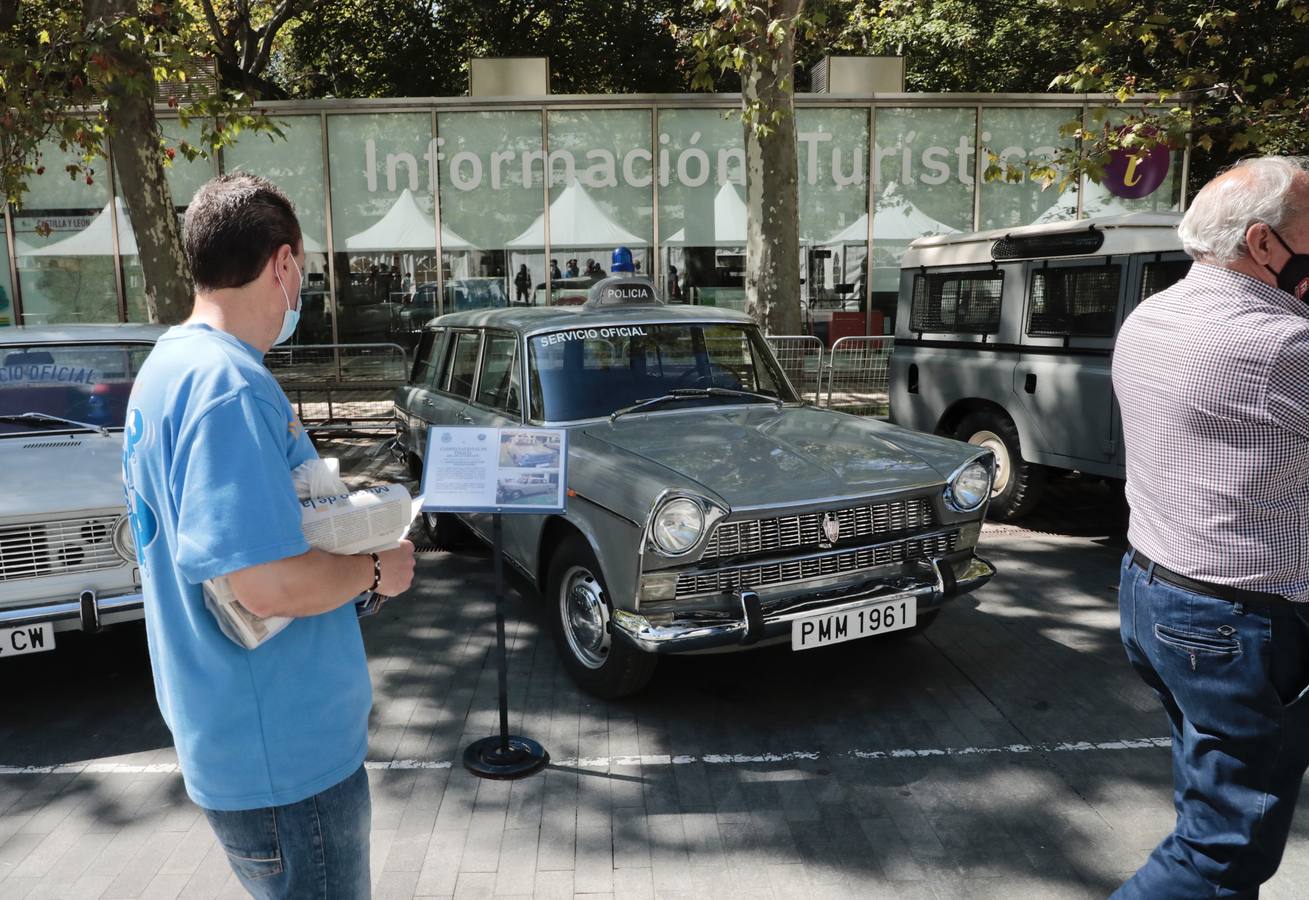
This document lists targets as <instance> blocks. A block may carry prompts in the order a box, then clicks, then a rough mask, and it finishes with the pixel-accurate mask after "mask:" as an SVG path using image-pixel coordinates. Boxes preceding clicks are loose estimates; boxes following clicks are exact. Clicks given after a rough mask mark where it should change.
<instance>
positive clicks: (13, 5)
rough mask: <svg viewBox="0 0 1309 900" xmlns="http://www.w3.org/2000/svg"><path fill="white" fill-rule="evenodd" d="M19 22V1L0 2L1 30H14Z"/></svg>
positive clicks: (5, 0) (6, 0)
mask: <svg viewBox="0 0 1309 900" xmlns="http://www.w3.org/2000/svg"><path fill="white" fill-rule="evenodd" d="M17 21H18V0H0V29H3V28H12V27H13V26H14V23H15V22H17Z"/></svg>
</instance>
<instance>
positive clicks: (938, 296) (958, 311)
mask: <svg viewBox="0 0 1309 900" xmlns="http://www.w3.org/2000/svg"><path fill="white" fill-rule="evenodd" d="M1003 291H1004V273H1003V272H999V271H989V270H988V271H986V272H942V273H937V274H931V275H915V276H914V298H913V308H912V310H911V312H910V316H909V319H910V326H909V327H910V329H911V330H912V331H955V332H959V331H962V332H967V333H969V334H994V333H995V332H996V331H998V330H999V329H1000V295H1001V294H1002V293H1003Z"/></svg>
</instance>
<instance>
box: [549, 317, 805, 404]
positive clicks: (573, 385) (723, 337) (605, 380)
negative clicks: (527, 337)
mask: <svg viewBox="0 0 1309 900" xmlns="http://www.w3.org/2000/svg"><path fill="white" fill-rule="evenodd" d="M530 349H531V354H530V357H529V360H530V369H529V374H530V377H531V379H532V384H531V415H532V418H533V419H536V420H546V421H556V422H563V421H572V420H576V419H589V418H594V417H597V416H606V415H609V414H610V413H612V412H614V411H615V410H618V409H622V408H624V407H627V406H631V405H633V404H636V403H639V402H640V401H642V400H648V399H650V398H653V397H663V396H665V395H667V394H670V393H671V392H673V391H677V390H685V391H687V394H684V395H683V396H682V397H679V398H677V399H675V400H673V401H672V402H669V403H666V404H664V405H663V406H660V407H655V408H658V409H669V408H677V407H678V406H679V405H680V406H682V407H685V406H686V405H687V404H696V405H706V404H708V405H718V404H722V403H750V402H767V398H770V397H779V398H780V399H782V400H788V401H789V400H794V399H795V398H794V397H793V396H792V395H791V393H790V391H789V390H788V389H787V387H786V386H785V385H784V383H783V382H782V379H781V377H780V369H779V368H778V367H777V365H776V362H775V361H774V359H773V357H772V355H771V351H769V350H768V347H767V345H766V344H765V343H764V341H763V339H762V338H761V337H760V336H759V334H758V331H757V330H756V329H754V328H749V327H742V326H739V325H714V324H703V325H700V324H696V325H637V326H630V327H622V328H616V327H615V328H592V329H577V330H573V331H562V332H557V333H554V334H547V335H540V336H537V337H534V338H532V340H531V342H530ZM709 388H725V389H727V391H748V392H752V393H755V394H762V395H764V396H763V397H759V398H757V399H755V400H752V399H751V398H750V397H748V396H746V397H742V396H735V395H732V394H726V395H712V394H707V393H697V392H696V390H695V389H709Z"/></svg>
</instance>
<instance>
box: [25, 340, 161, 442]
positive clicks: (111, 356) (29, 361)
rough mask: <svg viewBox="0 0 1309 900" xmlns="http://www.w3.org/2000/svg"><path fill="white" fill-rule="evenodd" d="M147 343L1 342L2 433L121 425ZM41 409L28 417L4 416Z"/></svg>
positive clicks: (117, 426)
mask: <svg viewBox="0 0 1309 900" xmlns="http://www.w3.org/2000/svg"><path fill="white" fill-rule="evenodd" d="M151 346H152V345H151V344H147V343H106V344H6V345H4V346H0V437H7V436H10V435H15V434H24V435H30V434H36V433H42V432H50V431H58V430H60V429H65V430H66V429H69V428H75V427H76V426H70V425H67V424H65V423H61V422H57V421H50V420H49V419H44V420H43V419H41V418H39V417H41V416H53V417H57V418H59V419H71V420H73V421H74V422H84V423H86V424H88V425H93V426H96V427H97V428H122V427H123V419H124V417H125V416H126V415H127V398H128V395H129V394H131V392H132V381H133V380H134V379H135V378H136V373H137V372H138V371H139V370H140V368H141V363H143V362H145V358H146V356H148V355H149V354H150V348H151ZM25 413H36V414H37V416H34V417H32V418H31V419H30V420H26V421H14V420H12V419H5V418H3V417H15V416H23V415H24V414H25Z"/></svg>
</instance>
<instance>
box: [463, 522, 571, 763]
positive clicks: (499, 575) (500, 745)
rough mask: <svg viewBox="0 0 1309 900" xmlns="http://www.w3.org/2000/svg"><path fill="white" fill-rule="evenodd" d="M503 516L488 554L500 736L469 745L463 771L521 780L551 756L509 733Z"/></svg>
mask: <svg viewBox="0 0 1309 900" xmlns="http://www.w3.org/2000/svg"><path fill="white" fill-rule="evenodd" d="M502 518H503V517H502V516H501V514H500V513H495V514H494V515H492V516H491V545H492V547H491V552H492V554H493V555H494V557H495V643H496V653H497V660H496V671H497V675H498V680H499V682H500V733H499V734H498V735H495V736H493V737H488V738H482V739H481V740H479V741H474V742H473V743H471V744H469V745H468V749H467V750H465V751H464V768H466V769H468V771H470V772H472V773H473V774H474V775H477V776H479V777H481V778H499V779H511V778H523V777H524V776H527V775H531V774H532V773H534V772H537V771H540V770H541V769H542V768H544V767H545V766H546V765H547V764H548V763H549V762H550V754H549V753H547V752H546V751H545V748H544V747H542V746H541V745H540V744H538V743H537V742H536V741H534V740H532V739H531V738H525V737H520V736H518V735H511V734H510V733H509V672H508V668H509V664H508V652H507V650H506V648H505V584H504V535H503V524H502Z"/></svg>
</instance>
